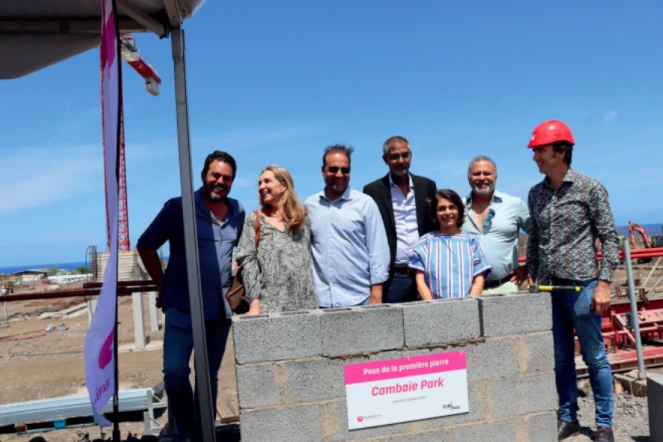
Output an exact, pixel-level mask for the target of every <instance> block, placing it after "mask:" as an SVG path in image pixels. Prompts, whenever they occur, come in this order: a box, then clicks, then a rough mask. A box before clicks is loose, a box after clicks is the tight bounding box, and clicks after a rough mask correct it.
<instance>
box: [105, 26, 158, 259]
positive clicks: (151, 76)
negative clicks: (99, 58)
mask: <svg viewBox="0 0 663 442" xmlns="http://www.w3.org/2000/svg"><path fill="white" fill-rule="evenodd" d="M120 43H121V51H120V52H121V55H122V58H123V59H124V60H125V61H126V62H127V63H128V64H129V66H131V67H132V68H133V69H134V70H135V71H136V72H138V75H140V76H141V77H143V79H144V80H145V88H146V89H147V91H148V92H149V93H150V94H152V95H154V96H157V95H159V85H160V84H161V78H160V77H159V74H158V73H157V71H156V70H155V69H154V68H153V67H152V66H150V65H149V64H147V63H146V62H145V60H143V57H141V55H140V53H139V52H138V49H137V48H136V42H135V41H134V39H133V38H132V37H131V34H127V35H125V36H124V37H121V38H120ZM101 75H103V67H102V71H101ZM103 100H104V90H103V81H102V82H101V108H102V113H103V106H104V105H103ZM102 120H103V115H102ZM104 149H105V146H104ZM119 156H120V164H119V181H118V231H117V242H118V250H119V251H120V252H126V251H129V250H130V249H131V241H130V239H129V207H128V204H127V172H126V165H125V163H126V161H125V155H124V109H122V110H121V114H120V152H119ZM104 170H106V168H105V167H104ZM106 238H107V241H106V245H107V247H108V250H110V218H109V212H108V198H106Z"/></svg>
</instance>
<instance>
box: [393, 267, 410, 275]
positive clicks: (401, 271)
mask: <svg viewBox="0 0 663 442" xmlns="http://www.w3.org/2000/svg"><path fill="white" fill-rule="evenodd" d="M391 273H396V274H399V275H409V276H412V275H414V272H413V271H412V269H411V268H409V267H404V266H402V267H395V266H394V267H392V268H391Z"/></svg>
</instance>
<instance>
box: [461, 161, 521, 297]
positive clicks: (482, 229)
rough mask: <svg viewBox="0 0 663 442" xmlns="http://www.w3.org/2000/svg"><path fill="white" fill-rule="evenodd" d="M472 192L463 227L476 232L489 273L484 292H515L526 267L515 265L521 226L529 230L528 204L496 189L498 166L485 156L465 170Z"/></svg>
mask: <svg viewBox="0 0 663 442" xmlns="http://www.w3.org/2000/svg"><path fill="white" fill-rule="evenodd" d="M467 179H468V181H469V183H470V187H471V188H472V192H471V193H470V194H469V195H468V196H467V198H466V199H465V207H466V209H467V216H466V217H465V223H464V224H463V227H462V230H463V231H465V232H468V233H472V234H475V235H477V236H478V237H479V242H480V243H481V246H482V247H483V250H484V252H485V254H486V259H487V260H488V264H490V265H491V266H492V268H493V270H492V273H491V274H490V276H489V277H488V279H487V280H486V282H485V283H484V290H483V294H491V293H502V294H503V293H512V292H517V291H518V287H519V286H520V284H522V283H523V282H524V281H525V280H526V279H527V267H526V266H518V237H519V235H520V229H522V230H524V231H525V232H528V233H529V229H530V218H529V210H528V209H527V205H526V204H525V203H524V202H523V200H521V199H520V198H517V197H515V196H511V195H507V194H506V193H502V192H499V191H497V190H495V183H496V182H497V166H496V165H495V162H494V161H493V160H491V159H490V158H488V157H487V156H483V155H480V156H478V157H475V158H474V159H473V160H472V161H471V162H470V165H469V167H468V169H467Z"/></svg>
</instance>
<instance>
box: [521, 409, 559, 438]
mask: <svg viewBox="0 0 663 442" xmlns="http://www.w3.org/2000/svg"><path fill="white" fill-rule="evenodd" d="M525 425H526V428H527V434H528V435H529V440H530V441H532V442H557V412H555V411H551V412H549V413H545V414H537V415H534V416H529V417H526V418H525Z"/></svg>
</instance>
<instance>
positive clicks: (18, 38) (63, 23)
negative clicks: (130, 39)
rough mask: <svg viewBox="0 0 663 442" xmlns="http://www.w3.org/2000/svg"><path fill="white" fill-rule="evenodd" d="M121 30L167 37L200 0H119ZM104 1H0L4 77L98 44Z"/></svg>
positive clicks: (1, 73) (0, 55)
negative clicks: (102, 3) (102, 2)
mask: <svg viewBox="0 0 663 442" xmlns="http://www.w3.org/2000/svg"><path fill="white" fill-rule="evenodd" d="M116 1H117V7H118V13H119V20H118V21H119V24H120V32H123V33H130V32H154V33H155V34H157V35H158V36H160V37H166V36H167V35H168V33H169V31H170V28H171V27H179V26H180V25H181V24H182V22H183V21H184V18H185V17H186V16H189V15H190V14H191V9H192V8H193V7H194V6H195V5H196V4H197V3H199V1H197V0H116ZM100 35H101V1H100V0H6V1H0V79H11V78H18V77H22V76H24V75H28V74H30V73H32V72H35V71H38V70H39V69H43V68H45V67H47V66H50V65H52V64H55V63H58V62H60V61H62V60H65V59H67V58H69V57H72V56H74V55H77V54H80V53H82V52H85V51H87V50H89V49H92V48H95V47H98V46H99V38H100Z"/></svg>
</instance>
